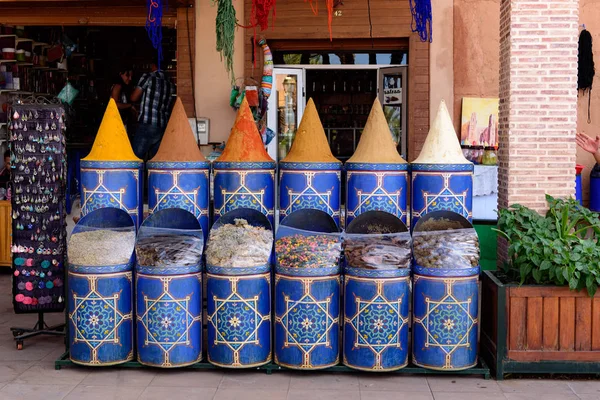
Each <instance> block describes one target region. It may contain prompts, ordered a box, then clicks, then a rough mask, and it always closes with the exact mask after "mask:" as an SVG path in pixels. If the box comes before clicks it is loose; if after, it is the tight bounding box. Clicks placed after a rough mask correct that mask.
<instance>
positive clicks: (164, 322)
mask: <svg viewBox="0 0 600 400" xmlns="http://www.w3.org/2000/svg"><path fill="white" fill-rule="evenodd" d="M156 246H159V248H158V249H155V248H154V247H156ZM203 247H204V235H203V233H202V228H201V226H200V222H199V221H198V219H197V218H196V216H195V215H194V214H192V213H190V212H188V211H186V210H183V209H181V208H166V209H162V210H160V211H156V212H155V213H153V214H152V215H150V216H149V217H148V218H146V220H145V221H144V223H143V224H142V226H141V227H140V230H139V233H138V239H137V244H136V256H137V257H136V266H135V304H136V338H137V341H136V342H137V360H138V362H139V363H140V364H143V365H147V366H151V367H158V368H175V367H182V366H186V365H191V364H194V363H197V362H198V361H200V360H201V359H202V260H201V258H202V249H203ZM145 260H149V261H153V263H152V262H146V261H145ZM142 262H143V263H144V264H143V265H142Z"/></svg>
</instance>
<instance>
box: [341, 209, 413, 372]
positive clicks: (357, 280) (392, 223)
mask: <svg viewBox="0 0 600 400" xmlns="http://www.w3.org/2000/svg"><path fill="white" fill-rule="evenodd" d="M344 254H345V256H346V257H345V259H346V265H345V275H344V315H345V317H344V365H347V366H348V367H351V368H355V369H359V370H366V371H376V372H385V371H395V370H398V369H401V368H403V367H405V366H406V365H407V363H408V328H409V327H408V325H409V323H408V322H409V306H410V260H411V240H410V233H409V232H408V229H407V228H406V225H404V223H403V222H402V221H401V220H399V219H398V218H396V217H395V216H393V215H391V214H388V213H385V212H382V211H367V212H366V213H364V214H361V215H360V216H358V217H357V218H356V219H354V220H353V221H352V222H351V223H350V224H349V225H348V228H347V231H346V234H344Z"/></svg>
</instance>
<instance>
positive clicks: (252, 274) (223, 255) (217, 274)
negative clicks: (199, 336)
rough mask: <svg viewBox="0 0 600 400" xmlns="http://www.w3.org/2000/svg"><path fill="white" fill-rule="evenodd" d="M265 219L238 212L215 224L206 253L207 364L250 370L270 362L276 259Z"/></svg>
mask: <svg viewBox="0 0 600 400" xmlns="http://www.w3.org/2000/svg"><path fill="white" fill-rule="evenodd" d="M272 247H273V231H272V228H271V224H270V222H269V220H268V218H267V216H266V215H264V214H263V213H261V212H260V211H258V210H253V209H248V208H238V209H235V210H232V211H229V212H227V213H225V214H224V215H222V216H221V217H220V218H219V219H218V220H217V221H216V222H215V223H214V225H213V227H212V229H211V232H210V237H209V240H208V246H207V249H206V272H207V296H206V298H207V315H208V321H207V334H208V350H207V354H208V361H209V362H210V363H211V364H214V365H217V366H220V367H226V368H250V367H256V366H260V365H264V364H267V363H269V362H270V361H271V262H270V261H271V254H272Z"/></svg>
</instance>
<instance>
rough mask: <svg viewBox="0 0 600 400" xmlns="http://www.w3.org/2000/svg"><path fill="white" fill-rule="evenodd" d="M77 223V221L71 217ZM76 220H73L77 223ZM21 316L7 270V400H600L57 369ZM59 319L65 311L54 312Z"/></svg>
mask: <svg viewBox="0 0 600 400" xmlns="http://www.w3.org/2000/svg"><path fill="white" fill-rule="evenodd" d="M71 222H72V221H71ZM70 225H71V226H72V224H71V223H70ZM36 317H37V316H35V315H15V314H14V313H13V308H12V296H11V282H10V275H8V274H7V273H6V272H5V273H4V274H0V400H13V399H26V400H37V399H40V400H54V399H75V400H86V399H99V400H111V399H127V400H129V399H158V400H179V399H202V400H205V399H206V400H211V399H214V400H286V399H287V400H334V399H336V400H337V399H341V400H430V399H435V400H470V399H474V400H530V399H531V400H540V399H543V400H570V399H573V400H577V399H582V400H593V399H598V400H600V381H552V380H508V381H504V382H499V383H498V382H495V381H493V380H489V381H485V380H483V379H482V378H476V377H458V376H457V377H423V376H398V375H391V374H383V375H375V374H367V373H352V374H337V373H336V374H334V373H301V372H284V373H273V375H266V374H265V373H264V372H260V371H257V372H243V371H205V370H192V371H190V370H185V371H183V370H179V371H164V370H155V369H122V368H121V369H119V368H110V369H91V368H77V367H69V368H63V369H62V370H60V371H56V370H55V369H54V360H55V359H56V358H58V357H59V356H60V354H62V352H63V349H64V344H63V340H62V338H58V337H39V338H35V339H30V340H28V341H26V342H25V349H23V350H21V351H17V350H16V347H15V343H14V340H13V337H12V335H11V333H10V331H9V328H10V327H11V326H22V327H30V326H33V324H34V322H35V319H36ZM47 320H48V321H47V322H48V323H60V322H61V321H62V320H63V315H61V314H50V315H48V316H47Z"/></svg>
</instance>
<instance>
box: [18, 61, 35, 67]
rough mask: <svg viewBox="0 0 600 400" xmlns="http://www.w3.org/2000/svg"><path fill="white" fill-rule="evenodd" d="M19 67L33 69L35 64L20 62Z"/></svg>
mask: <svg viewBox="0 0 600 400" xmlns="http://www.w3.org/2000/svg"><path fill="white" fill-rule="evenodd" d="M17 65H19V67H33V63H31V62H23V61H20V62H18V63H17Z"/></svg>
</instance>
